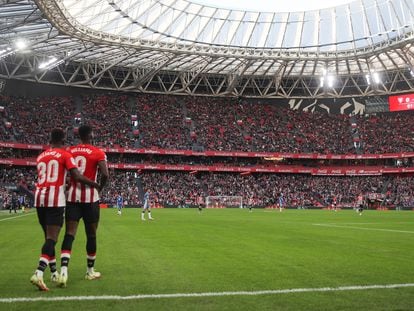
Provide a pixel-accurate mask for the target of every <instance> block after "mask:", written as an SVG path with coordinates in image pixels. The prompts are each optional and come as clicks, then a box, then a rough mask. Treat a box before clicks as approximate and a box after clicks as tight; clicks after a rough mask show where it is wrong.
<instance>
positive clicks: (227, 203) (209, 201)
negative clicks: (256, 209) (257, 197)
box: [206, 195, 243, 208]
mask: <svg viewBox="0 0 414 311" xmlns="http://www.w3.org/2000/svg"><path fill="white" fill-rule="evenodd" d="M225 207H238V208H243V197H241V196H229V195H216V196H208V197H206V208H225Z"/></svg>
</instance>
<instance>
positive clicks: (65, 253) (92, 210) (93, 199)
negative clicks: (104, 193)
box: [58, 125, 109, 287]
mask: <svg viewBox="0 0 414 311" xmlns="http://www.w3.org/2000/svg"><path fill="white" fill-rule="evenodd" d="M78 135H79V138H80V140H81V143H80V144H79V145H77V146H73V147H70V148H68V151H69V152H70V153H71V154H72V155H73V157H74V159H75V163H76V164H77V166H78V168H79V171H80V172H81V173H82V174H83V175H84V176H85V177H87V178H89V179H91V180H94V181H96V180H97V176H98V171H99V175H100V180H99V189H100V190H101V189H102V188H103V187H105V185H106V183H107V181H108V178H109V173H108V166H107V163H106V155H105V153H104V152H103V151H102V150H100V149H99V148H97V147H94V146H93V145H91V142H92V138H93V133H92V127H90V126H89V125H82V126H80V127H79V131H78ZM72 177H73V176H72ZM67 201H68V202H67V207H66V212H65V220H66V232H65V238H64V240H63V243H62V248H61V271H60V277H59V282H58V283H59V285H60V286H62V287H66V283H67V280H68V266H69V260H70V256H71V251H72V244H73V240H74V239H75V235H76V231H77V229H78V224H79V221H80V219H81V218H82V219H83V223H84V226H85V233H86V254H87V256H86V258H87V271H86V276H85V278H86V279H87V280H94V279H97V278H99V277H100V276H101V274H100V273H99V272H97V271H95V270H94V265H95V258H96V231H97V229H98V223H99V192H98V189H96V188H93V187H90V186H88V185H82V184H81V183H79V182H78V181H77V180H76V179H74V178H72V179H71V183H70V187H69V191H68V198H67Z"/></svg>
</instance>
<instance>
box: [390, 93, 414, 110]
mask: <svg viewBox="0 0 414 311" xmlns="http://www.w3.org/2000/svg"><path fill="white" fill-rule="evenodd" d="M388 103H389V105H390V111H403V110H413V109H414V93H411V94H401V95H395V96H390V97H388Z"/></svg>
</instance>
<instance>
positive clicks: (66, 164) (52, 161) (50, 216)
mask: <svg viewBox="0 0 414 311" xmlns="http://www.w3.org/2000/svg"><path fill="white" fill-rule="evenodd" d="M64 139H65V133H64V132H63V130H62V129H53V130H52V132H51V140H50V144H51V148H50V149H48V150H46V151H44V152H42V153H41V154H40V155H39V156H38V157H37V159H36V163H37V164H36V167H37V175H38V178H37V183H36V192H35V207H36V212H37V216H38V220H39V223H40V225H41V227H42V230H43V233H44V236H45V242H44V243H43V246H42V250H41V256H40V259H39V264H38V267H37V269H36V271H35V273H34V274H33V275H32V277H31V278H30V281H31V283H32V284H33V285H35V286H37V287H38V288H39V290H42V291H47V290H49V289H48V287H47V286H46V284H45V283H44V281H43V273H44V271H45V270H46V268H47V266H48V264H49V262H52V261H53V260H54V259H55V244H56V242H57V239H58V236H59V232H60V229H61V227H62V225H63V214H64V209H65V205H66V200H65V179H66V173H67V172H68V171H70V172H71V173H72V174H73V175H74V176H75V178H76V179H77V180H78V181H80V182H81V183H84V184H87V185H89V186H91V187H97V188H98V187H99V185H98V184H97V183H96V182H94V181H92V180H90V179H88V178H86V177H84V176H82V175H81V174H80V173H79V171H78V169H77V168H76V164H75V160H74V159H73V157H72V156H71V154H70V153H68V152H67V151H66V150H64V149H63V148H62V147H63V144H64ZM51 268H52V267H51ZM55 272H56V271H55ZM52 277H53V274H52Z"/></svg>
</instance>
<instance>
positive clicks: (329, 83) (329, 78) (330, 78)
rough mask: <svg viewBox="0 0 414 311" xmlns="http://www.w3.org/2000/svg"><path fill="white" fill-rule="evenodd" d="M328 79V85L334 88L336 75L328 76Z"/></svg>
mask: <svg viewBox="0 0 414 311" xmlns="http://www.w3.org/2000/svg"><path fill="white" fill-rule="evenodd" d="M326 80H327V81H328V87H331V88H332V87H333V86H334V82H335V77H334V76H327V78H326Z"/></svg>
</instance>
